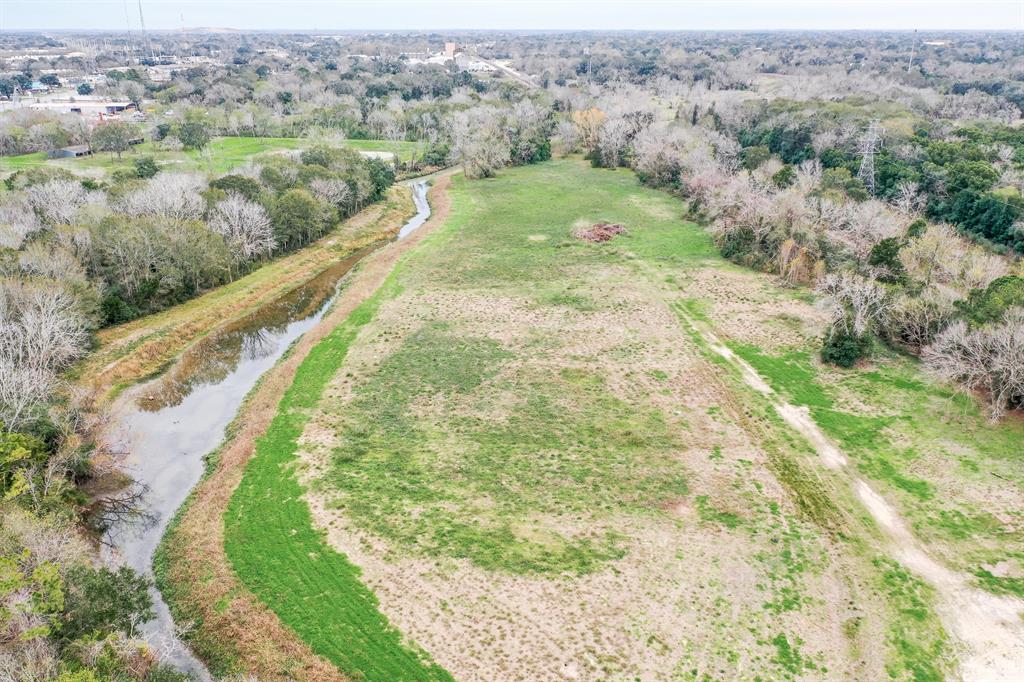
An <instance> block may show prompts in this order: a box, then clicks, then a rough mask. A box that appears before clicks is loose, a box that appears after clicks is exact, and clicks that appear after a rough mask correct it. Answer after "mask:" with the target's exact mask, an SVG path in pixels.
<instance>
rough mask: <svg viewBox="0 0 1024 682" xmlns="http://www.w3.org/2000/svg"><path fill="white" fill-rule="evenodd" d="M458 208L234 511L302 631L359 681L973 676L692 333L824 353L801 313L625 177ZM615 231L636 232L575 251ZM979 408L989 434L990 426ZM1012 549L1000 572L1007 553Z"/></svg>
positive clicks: (265, 446) (504, 193)
mask: <svg viewBox="0 0 1024 682" xmlns="http://www.w3.org/2000/svg"><path fill="white" fill-rule="evenodd" d="M452 199H453V204H454V211H453V214H452V217H451V219H450V220H449V221H448V223H447V224H446V225H445V226H444V227H443V228H441V230H440V231H439V232H438V233H437V234H436V235H435V236H433V237H432V238H431V239H430V240H429V241H427V242H426V243H425V244H424V245H423V246H422V247H421V248H419V249H417V250H416V251H415V252H413V253H412V254H411V255H410V256H409V257H408V259H406V260H404V261H403V262H402V263H401V265H400V267H399V268H398V269H397V270H396V272H395V273H394V274H393V276H392V279H390V280H389V283H388V285H386V286H385V287H384V288H383V289H382V290H381V291H379V292H378V293H377V294H376V295H375V296H374V297H373V299H372V300H371V301H370V302H369V303H367V304H365V305H363V306H362V307H360V308H359V309H357V310H356V313H355V314H354V315H353V316H352V317H350V318H349V319H348V320H347V321H346V322H345V323H344V324H343V325H341V326H339V327H338V328H337V329H335V330H334V332H332V333H331V334H330V335H329V336H327V337H326V339H325V341H323V342H322V343H321V344H320V345H319V346H317V347H316V348H315V349H314V351H313V352H312V353H311V355H310V357H309V358H308V359H307V361H306V362H307V363H308V366H307V365H306V364H304V365H302V366H301V367H300V368H299V370H298V373H297V378H296V383H295V384H294V385H293V387H292V389H291V390H290V391H289V393H288V394H287V395H285V397H284V400H283V402H282V403H281V404H280V412H279V416H278V418H277V419H276V420H275V421H274V422H273V424H272V425H271V426H270V430H269V431H268V433H267V435H266V436H265V437H264V438H263V439H261V440H260V441H259V442H258V445H257V447H256V452H255V457H254V459H253V460H252V461H251V462H250V464H249V465H248V467H247V468H246V471H245V474H244V476H243V478H242V480H241V483H240V485H239V488H238V490H237V491H236V492H235V494H234V496H233V497H232V499H231V502H230V505H229V506H228V509H227V514H226V518H225V521H226V527H225V530H226V532H225V536H224V541H225V549H226V553H227V556H228V557H229V559H230V561H231V563H232V565H233V566H234V568H235V570H236V572H237V575H238V577H239V578H240V579H241V581H242V583H243V584H244V585H245V587H247V588H248V590H251V591H252V592H253V593H255V595H256V596H258V597H259V599H260V600H262V601H263V602H264V603H266V604H267V605H268V606H269V607H270V609H271V610H272V611H274V612H275V613H276V614H277V616H278V617H279V618H280V619H281V621H283V622H284V624H285V625H287V626H289V627H291V628H292V629H294V630H295V631H296V632H297V633H298V634H299V635H300V636H301V637H302V639H304V640H305V641H306V642H308V643H309V645H310V646H311V647H312V648H313V650H314V651H316V652H317V653H318V654H320V655H321V656H323V657H324V658H326V659H327V660H329V661H331V662H333V663H334V664H335V665H337V666H338V667H339V668H340V669H341V670H342V671H343V672H345V673H346V674H350V675H356V676H359V675H362V676H365V677H366V679H393V676H394V674H396V671H398V670H404V671H405V673H404V674H403V676H408V678H409V679H429V678H434V677H443V676H444V673H445V672H447V673H450V674H451V675H452V676H454V677H455V678H456V679H493V675H494V674H495V671H500V673H501V674H502V675H504V676H506V677H507V678H508V679H560V678H578V679H603V678H606V677H619V676H622V677H627V676H628V677H639V678H642V679H660V678H667V677H680V678H683V679H706V678H716V677H740V678H747V677H750V678H753V677H755V676H757V675H760V676H762V678H763V677H764V676H767V677H768V678H771V679H782V678H809V679H814V678H818V679H835V678H846V679H865V678H876V677H882V676H885V675H886V674H888V675H890V676H892V677H896V678H914V679H941V678H942V677H943V676H944V675H945V674H947V673H949V672H950V671H951V670H953V669H954V668H955V666H956V660H957V657H958V653H959V648H958V644H957V642H956V641H953V640H951V639H950V636H949V635H948V634H947V632H946V630H945V629H944V628H943V625H942V621H940V619H939V616H938V615H937V612H936V608H935V600H936V596H935V593H934V591H933V589H932V588H931V587H930V586H929V585H928V584H926V583H925V582H924V581H922V580H921V579H920V578H919V577H917V576H915V575H914V574H913V573H912V572H910V571H908V570H907V569H906V568H905V567H904V566H903V565H901V564H900V563H899V561H898V560H896V559H895V558H894V557H892V556H890V555H889V554H888V553H887V551H886V547H885V543H884V542H882V541H881V539H880V536H879V532H878V530H877V529H876V527H875V525H874V523H873V522H872V520H871V518H870V516H869V515H868V514H867V513H866V512H865V511H864V510H863V509H862V508H861V507H860V504H859V502H858V501H857V498H856V496H855V494H854V491H853V489H851V487H850V486H849V484H848V482H847V481H846V479H844V478H843V477H842V476H840V475H837V474H835V473H833V472H830V471H828V470H827V469H823V468H821V466H820V465H819V464H818V462H817V461H816V458H815V453H814V450H813V449H812V447H811V446H810V444H809V443H807V442H806V441H804V440H803V439H802V438H801V437H800V435H799V434H798V433H797V432H794V431H793V430H791V429H790V428H789V427H788V425H787V424H786V423H785V422H784V421H783V420H781V419H779V418H778V417H777V416H775V415H774V414H773V413H772V412H771V410H770V409H767V406H766V405H764V404H763V403H762V402H760V401H759V400H758V398H757V396H756V395H751V394H750V393H749V391H747V390H746V389H745V387H744V385H743V382H742V381H739V380H738V379H737V378H736V377H734V376H732V375H731V374H730V372H729V371H728V368H727V367H725V366H723V365H722V364H721V363H720V362H719V361H717V360H716V358H715V356H714V354H713V353H709V352H708V349H707V347H706V344H705V343H704V342H703V341H702V340H701V339H700V338H699V337H698V336H695V335H694V334H693V333H692V332H691V331H690V330H689V329H688V328H687V325H686V323H685V321H686V319H689V318H690V317H691V316H699V318H700V319H701V320H706V321H707V322H708V324H710V325H712V326H714V328H715V329H716V330H717V331H718V333H719V334H720V335H721V336H722V338H724V339H725V340H726V341H727V342H728V343H730V344H732V345H733V346H734V347H736V348H737V349H738V352H741V353H742V354H743V355H744V357H747V356H751V357H754V356H757V354H758V353H759V351H757V350H754V346H753V345H752V344H753V343H757V344H759V346H757V347H758V348H763V349H768V350H766V351H765V352H776V351H778V350H779V349H782V348H785V347H788V346H794V345H800V344H806V343H807V342H808V341H807V340H808V339H809V338H811V337H813V336H814V335H816V334H817V330H818V328H819V325H820V319H819V318H818V314H817V313H816V311H815V310H814V309H813V308H811V307H810V306H808V305H807V303H806V302H805V301H804V300H801V299H802V297H800V296H795V295H794V293H793V292H791V291H788V290H783V289H779V288H778V287H776V286H774V285H773V284H772V283H771V282H770V280H769V279H768V278H766V277H764V276H760V275H756V274H752V273H748V272H743V271H741V270H739V269H737V268H735V267H733V266H731V265H729V264H726V263H724V262H722V261H721V260H719V259H718V258H717V257H716V256H715V255H714V252H713V250H712V247H711V245H710V243H709V241H708V239H707V237H706V236H705V234H704V233H703V232H702V231H701V230H700V229H699V228H697V227H696V226H694V225H692V224H687V223H684V222H682V221H681V220H680V219H679V218H678V217H677V216H678V215H679V212H680V205H679V204H678V202H676V201H675V200H673V199H671V198H669V197H668V196H666V195H664V194H660V193H657V192H653V191H649V190H645V189H642V188H640V187H638V186H637V185H636V184H635V180H634V178H633V177H632V175H631V174H629V173H628V172H624V171H615V172H612V171H597V170H592V169H589V168H587V167H585V166H583V165H581V164H580V163H578V162H576V161H560V162H555V163H551V164H546V165H544V166H540V167H529V168H522V169H514V170H508V171H506V172H505V173H503V175H502V177H500V178H499V179H497V180H490V181H485V182H476V183H473V182H467V181H465V180H463V179H461V178H458V179H457V181H456V182H455V184H454V187H453V190H452ZM599 220H606V221H609V222H613V223H619V224H622V225H625V226H626V227H627V230H628V233H627V234H625V235H621V236H619V237H616V238H615V240H614V241H612V242H610V243H607V244H588V243H583V242H580V241H578V240H576V239H574V238H573V236H572V235H573V232H574V231H575V230H578V229H579V228H581V227H586V226H589V225H591V224H593V223H595V222H597V221H599ZM695 299H699V301H700V303H699V304H694V303H693V301H694V300H695ZM684 310H685V311H687V312H686V313H685V314H682V315H681V314H680V311H684ZM740 344H746V345H740ZM755 359H756V358H755ZM805 359H806V362H807V363H808V364H809V365H811V366H813V367H815V368H816V369H815V370H814V371H818V372H821V373H822V374H824V373H825V372H824V370H821V369H820V368H819V367H817V363H816V362H814V361H812V360H810V359H809V358H805ZM892 362H895V363H897V365H898V367H897V369H891V368H889V364H890V363H892ZM900 362H902V363H903V364H902V365H899V363H900ZM760 368H761V367H760V366H759V369H760ZM878 371H882V372H891V371H898V372H902V373H905V374H907V375H908V376H916V370H915V369H914V368H913V367H912V366H909V365H907V364H906V361H897V360H887V361H886V364H885V366H884V368H883V369H880V370H878ZM764 373H765V376H766V377H768V379H769V380H772V381H774V379H775V376H774V375H773V374H772V373H771V372H770V371H769V370H768V369H765V370H764ZM870 377H871V375H870V373H868V374H867V378H866V379H863V381H865V382H867V383H870V382H871V378H870ZM907 381H910V382H917V383H916V384H914V385H915V386H918V385H919V386H920V387H919V388H918V389H917V390H921V391H923V392H925V393H926V394H928V395H932V397H933V400H930V401H924V403H922V404H916V405H914V409H915V410H917V411H918V412H920V411H921V410H927V409H933V410H935V409H941V408H942V406H943V405H947V406H948V405H949V403H948V401H946V402H943V401H944V400H945V399H946V398H948V394H947V393H945V390H944V389H943V388H942V387H938V386H933V385H926V384H924V383H922V382H921V381H920V378H919V377H918V378H916V379H913V378H911V379H907ZM801 385H804V386H806V385H807V384H806V382H805V383H803V384H801ZM779 390H780V391H782V393H784V394H785V393H786V392H785V390H784V389H783V388H781V387H780V389H779ZM808 390H811V389H808ZM787 396H788V394H787ZM869 399H870V398H869V397H866V398H864V400H869ZM794 402H797V403H799V400H797V399H796V398H794ZM834 411H836V410H834ZM960 414H961V417H962V418H963V419H964V420H968V421H969V422H970V420H974V421H973V422H970V423H967V422H961V423H960V424H952V425H950V427H949V428H950V429H951V430H952V431H953V432H955V434H956V435H955V436H954V437H955V438H959V439H960V440H961V441H963V442H968V441H969V440H970V428H981V427H982V426H983V424H982V422H981V421H980V417H979V416H978V414H977V412H976V411H973V412H971V411H969V410H967V411H965V410H964V409H963V405H961V408H960ZM932 416H934V415H932ZM927 419H928V417H927V416H926V415H922V416H921V423H922V424H924V423H926V421H927ZM971 424H974V426H973V427H972V426H971ZM823 426H825V425H823ZM825 428H826V430H827V431H828V433H829V435H830V436H832V437H834V438H836V440H837V441H838V442H839V443H840V444H841V445H843V446H844V447H845V446H846V445H847V442H846V441H844V440H843V439H842V438H841V437H840V436H839V435H838V434H836V435H833V434H834V432H833V431H831V430H829V428H828V427H825ZM1007 428H1009V429H1010V430H1009V431H1008V432H1007V438H1008V439H1012V438H1014V437H1016V434H1017V432H1015V431H1013V430H1012V429H1013V428H1014V427H1012V426H1010V427H1007ZM960 429H962V431H961V430H960ZM918 435H919V436H920V437H921V438H936V437H937V436H936V435H935V434H932V433H927V432H924V433H919V434H918ZM947 435H948V434H947ZM981 456H982V455H978V457H981ZM296 466H297V468H296ZM882 468H883V470H885V471H888V469H885V466H884V465H882ZM282 470H284V471H294V472H295V473H294V474H291V475H287V476H286V477H285V479H282V478H281V477H280V472H281V471H282ZM866 471H867V470H866ZM932 473H934V472H932ZM884 479H885V477H884V476H883V477H880V479H879V480H880V481H881V482H882V483H884V482H885V481H884ZM872 480H874V479H872ZM997 480H1003V479H997ZM978 484H979V485H981V479H980V478H979V482H978ZM934 485H939V483H938V482H937V481H936V482H935V483H934ZM303 487H304V488H305V489H306V490H307V494H306V501H307V502H308V504H309V509H310V510H311V511H312V517H310V516H309V515H308V514H309V513H310V512H309V511H307V510H306V507H305V505H302V504H300V503H298V502H297V497H298V495H300V494H301V492H302V490H303ZM989 489H990V487H989V488H986V489H985V490H989ZM883 490H884V492H885V495H886V496H887V497H889V496H890V495H892V496H893V498H894V499H893V502H894V503H895V504H897V505H900V504H901V501H900V500H899V499H898V496H897V495H896V494H895V491H893V490H890V489H888V488H883ZM1015 490H1016V487H1015V484H1013V483H1012V482H1010V481H1007V485H1006V486H1004V488H1003V493H1004V494H1005V495H1009V496H1012V494H1014V491H1015ZM979 491H981V488H979ZM968 497H969V496H968ZM901 510H902V509H901ZM908 517H909V518H913V517H912V516H911V515H910V514H909V513H908ZM311 520H312V524H313V525H312V527H310V526H309V525H308V524H309V523H310V521H311ZM914 526H915V531H917V530H918V528H917V526H918V524H917V522H916V519H915V520H914ZM286 529H290V530H288V531H287V533H286V532H285V530H286ZM317 529H319V530H320V531H323V533H324V535H321V534H320V533H318V532H317ZM1010 530H1011V529H1009V528H1004V529H1003V531H1002V532H1003V534H1004V535H1005V533H1006V532H1009V531H1010ZM283 535H286V536H287V537H288V538H289V539H288V541H287V542H284V543H282V542H281V540H280V538H281V537H282V536H283ZM920 537H921V539H922V540H923V541H925V542H926V544H927V545H928V547H929V550H932V549H933V545H934V544H936V538H935V537H933V536H930V535H928V534H927V533H922V534H921V536H920ZM1002 540H1005V541H1006V544H1003V545H1000V544H999V542H1000V541H1002ZM993 543H994V548H993V551H992V553H991V556H989V557H988V559H989V560H990V561H994V560H995V558H994V557H995V555H997V554H999V555H1000V556H1003V557H1004V558H1005V557H1009V558H1012V556H1011V555H1010V554H1008V552H1009V548H1010V547H1011V546H1012V543H1013V539H1012V538H1010V537H1001V538H1000V539H999V540H994V541H993ZM948 549H949V551H950V552H955V551H956V550H957V548H956V547H953V546H949V548H948ZM933 551H934V552H935V553H936V554H937V555H939V556H941V557H942V558H943V559H944V560H946V559H947V551H946V548H944V547H935V548H934V550H933ZM950 564H951V565H953V566H955V567H956V568H961V564H959V563H957V562H956V561H951V562H950ZM988 565H990V566H994V564H988ZM1001 566H1003V567H1004V568H1005V564H1003V565H1001ZM998 570H1002V569H998ZM979 575H981V574H979ZM986 581H988V582H991V580H988V579H987V578H985V577H984V576H983V575H981V577H979V583H985V582H986ZM248 590H247V591H248ZM410 594H415V595H416V598H415V599H410V598H409V595H410ZM325 605H331V606H330V607H325ZM395 628H396V629H397V631H398V632H401V633H402V634H403V635H404V637H403V638H402V639H401V640H396V639H395V636H396V635H395V632H396V630H395ZM345 633H349V634H348V635H346V634H345ZM352 633H359V634H358V636H356V637H354V638H353V637H352ZM339 637H340V638H343V639H344V640H345V641H346V642H348V641H350V640H352V639H354V640H356V641H358V642H360V645H359V646H358V647H352V646H340V647H339V641H338V638H339ZM882 651H884V652H885V653H884V655H882V656H880V655H878V654H877V652H882ZM427 656H429V658H426V657H427ZM403 661H404V662H405V663H403ZM402 666H405V667H402ZM409 666H411V667H409ZM442 669H443V670H442ZM417 670H418V671H419V672H416V671H417ZM264 672H266V671H265V670H264Z"/></svg>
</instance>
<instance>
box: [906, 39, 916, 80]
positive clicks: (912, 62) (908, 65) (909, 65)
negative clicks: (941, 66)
mask: <svg viewBox="0 0 1024 682" xmlns="http://www.w3.org/2000/svg"><path fill="white" fill-rule="evenodd" d="M916 51H917V29H916V28H915V29H914V42H913V44H912V45H911V46H910V61H908V62H907V73H910V69H911V68H912V67H913V66H914V53H915V52H916Z"/></svg>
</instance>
